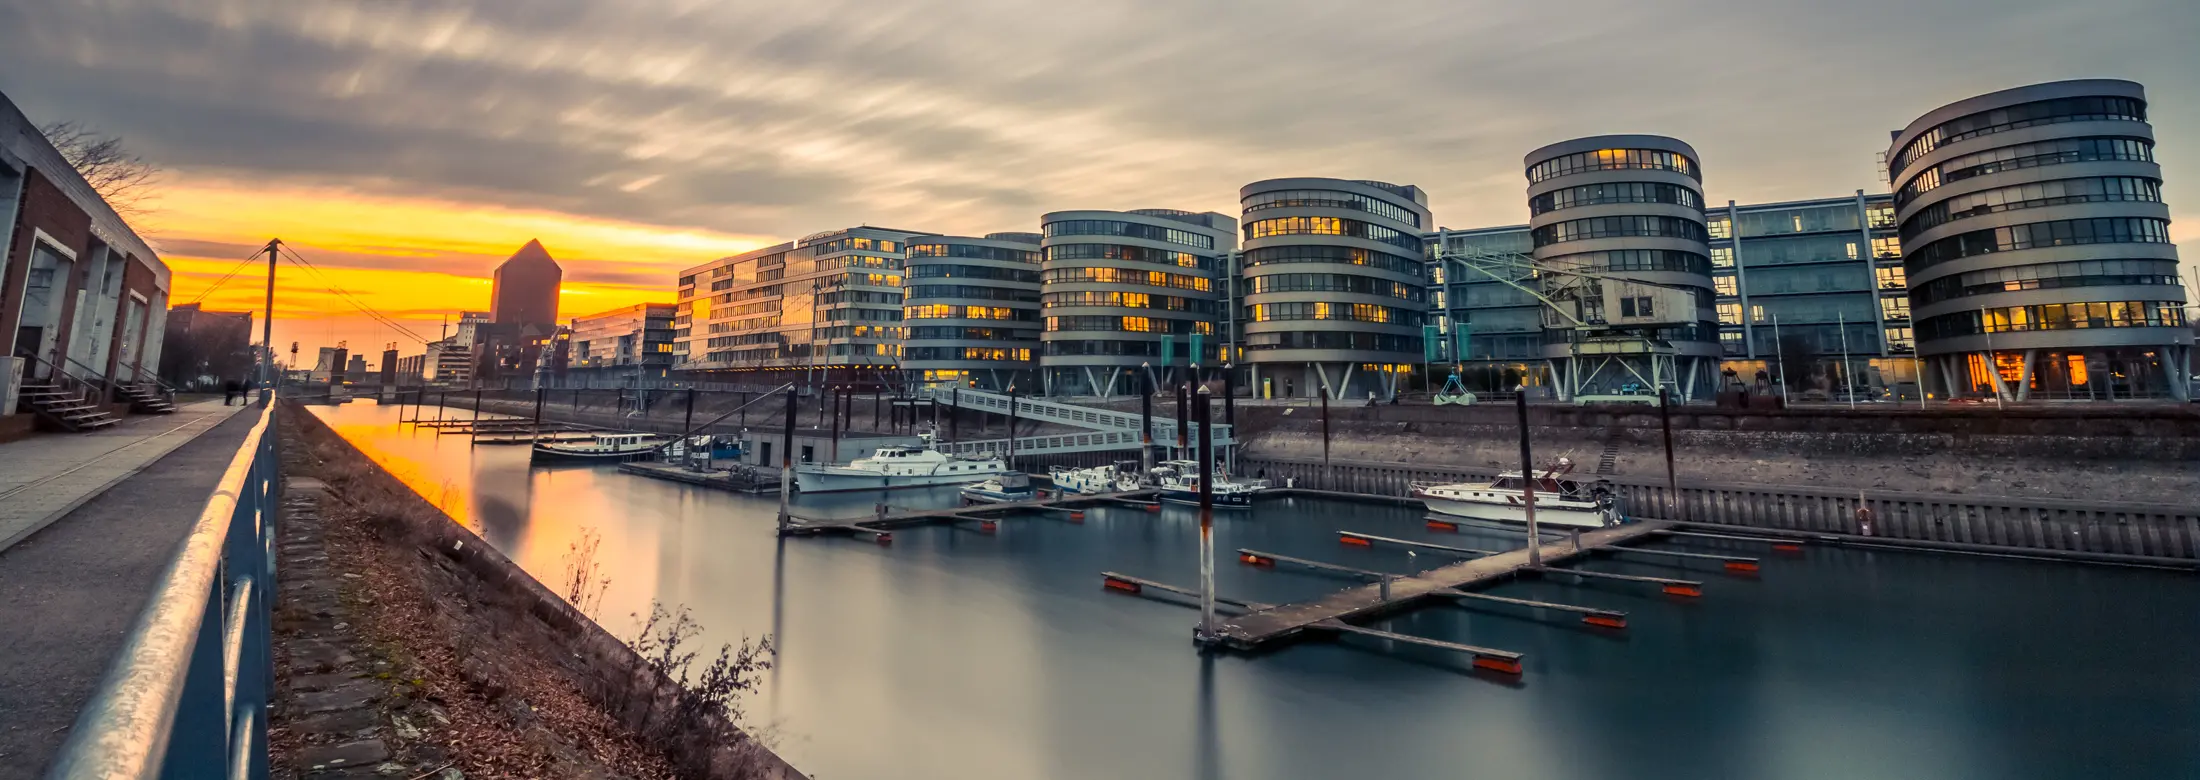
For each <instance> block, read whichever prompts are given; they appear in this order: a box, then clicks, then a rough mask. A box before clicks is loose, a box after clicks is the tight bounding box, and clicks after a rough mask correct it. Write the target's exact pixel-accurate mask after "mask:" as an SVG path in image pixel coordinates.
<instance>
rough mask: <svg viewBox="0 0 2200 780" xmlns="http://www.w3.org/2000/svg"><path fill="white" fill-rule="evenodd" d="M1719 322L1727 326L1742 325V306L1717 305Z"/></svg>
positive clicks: (1731, 304) (1732, 304) (1734, 304)
mask: <svg viewBox="0 0 2200 780" xmlns="http://www.w3.org/2000/svg"><path fill="white" fill-rule="evenodd" d="M1719 322H1721V323H1723V324H1727V325H1740V324H1742V305H1741V304H1739V303H1722V304H1719Z"/></svg>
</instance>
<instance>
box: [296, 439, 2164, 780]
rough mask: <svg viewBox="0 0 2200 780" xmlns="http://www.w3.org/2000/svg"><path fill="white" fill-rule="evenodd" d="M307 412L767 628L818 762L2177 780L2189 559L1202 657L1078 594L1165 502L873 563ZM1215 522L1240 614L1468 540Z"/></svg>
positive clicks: (1768, 571)
mask: <svg viewBox="0 0 2200 780" xmlns="http://www.w3.org/2000/svg"><path fill="white" fill-rule="evenodd" d="M315 411H316V413H318V414H321V415H322V416H323V417H324V418H326V419H328V420H329V421H330V422H331V423H333V424H334V425H335V426H336V428H337V430H339V431H340V432H342V433H343V434H344V435H345V436H346V437H347V438H350V439H351V440H352V441H353V442H356V443H358V444H360V445H361V446H362V447H363V448H365V449H366V450H368V451H369V452H370V453H371V454H372V455H373V456H374V457H375V458H377V459H378V460H379V461H380V462H381V463H382V464H383V465H384V466H386V467H388V468H390V469H391V470H392V471H393V472H394V473H397V474H398V475H400V476H401V477H402V478H404V479H405V480H406V481H407V482H408V483H410V484H412V485H414V486H415V487H416V488H420V489H421V490H422V491H423V494H424V495H427V496H429V497H430V498H431V499H434V500H437V501H438V502H439V503H441V504H443V505H444V506H445V507H446V509H448V510H449V511H450V512H451V513H452V515H453V516H455V517H459V518H461V519H462V520H464V521H465V522H466V523H468V524H469V525H471V526H472V527H474V528H475V529H476V530H477V531H478V532H480V533H481V534H482V535H483V537H484V538H486V539H487V540H488V541H489V542H490V543H492V544H495V545H496V546H497V547H498V548H499V549H501V550H503V551H504V552H505V553H506V554H507V555H510V556H511V557H512V558H513V559H514V560H516V561H518V562H519V563H520V565H522V566H524V567H526V568H527V569H528V570H529V571H531V572H533V573H534V574H535V575H536V576H537V577H538V578H540V579H543V580H544V581H546V582H554V581H557V579H558V578H559V577H560V576H561V575H562V572H563V564H562V563H561V561H560V556H561V555H563V554H564V553H565V551H566V549H567V546H568V545H569V544H570V543H571V542H572V540H573V539H575V538H576V537H577V535H578V534H579V532H580V530H581V529H583V528H594V529H596V530H597V531H599V532H600V533H601V534H602V538H603V541H602V547H601V549H600V550H599V552H598V556H597V557H598V560H599V561H601V562H602V564H603V567H604V571H605V572H606V573H608V574H609V575H611V577H612V584H611V587H610V590H609V592H608V593H607V595H606V597H605V605H604V607H603V608H602V609H600V610H599V612H600V614H599V616H598V617H599V619H601V620H603V622H604V623H605V625H606V626H607V627H609V628H611V629H612V630H613V631H614V632H615V633H620V634H631V633H633V630H634V623H633V621H631V620H629V619H627V618H626V616H627V615H629V614H630V613H636V612H643V611H646V610H647V608H648V605H649V603H650V601H651V600H653V599H655V600H662V601H664V602H665V603H668V604H685V605H687V606H688V607H689V608H691V609H692V610H693V611H694V613H695V617H696V618H697V619H698V620H699V621H701V622H702V623H703V625H704V626H705V627H706V630H707V631H708V634H707V635H706V636H707V638H709V639H712V640H714V641H737V640H738V638H739V637H741V636H743V635H752V636H753V635H756V634H761V633H766V632H769V633H772V634H775V635H776V636H777V637H778V643H779V646H780V647H781V657H780V664H779V667H778V668H776V669H774V670H773V671H772V672H771V673H770V676H769V678H768V680H767V683H766V688H767V689H766V690H765V691H763V692H762V693H761V694H760V698H759V699H758V700H757V701H755V702H753V703H752V704H751V705H750V707H749V711H750V713H751V717H752V719H762V720H768V721H770V722H772V723H774V724H776V726H777V727H778V729H779V730H780V731H781V732H782V733H783V734H784V735H785V736H784V739H783V742H782V745H781V752H782V753H783V754H784V755H786V757H787V758H788V759H789V760H791V761H793V762H794V764H795V765H796V766H798V767H801V768H802V769H804V770H805V771H807V772H811V773H813V774H816V775H818V776H820V777H823V778H889V777H891V778H919V779H929V778H942V779H945V778H957V779H958V780H960V779H962V778H1017V779H1023V778H1042V777H1043V778H1079V779H1082V778H1095V779H1097V778H1133V777H1135V778H1278V777H1281V778H1302V777H1303V778H1316V777H1465V776H1487V777H1539V778H1621V777H1625V778H1637V777H1639V778H1711V777H1755V778H1857V777H1935V778H2059V777H2107V776H2134V777H2136V776H2152V777H2169V776H2189V773H2190V772H2191V770H2192V768H2193V767H2195V766H2200V696H2194V695H2193V691H2195V690H2200V671H2196V669H2200V665H2196V663H2195V662H2196V661H2200V651H2196V650H2195V649H2194V648H2195V641H2194V640H2195V639H2200V629H2196V628H2195V621H2194V618H2193V616H2194V615H2196V614H2200V588H2195V587H2194V583H2193V581H2192V579H2191V578H2189V577H2186V576H2183V575H2175V574H2168V573H2162V572H2152V571H2136V570H2121V569H2104V568H2088V567H2072V566H2053V565H2046V564H2036V563H2024V562H2012V561H2000V560H1986V559H1959V558H1945V557H1933V556H1921V555H1911V554H1903V553H1884V552H1861V551H1848V550H1828V549H1812V550H1811V551H1810V552H1809V554H1808V555H1807V556H1806V557H1804V558H1801V559H1783V558H1768V559H1767V561H1766V566H1765V572H1764V574H1763V576H1762V577H1761V578H1759V579H1738V578H1732V577H1727V576H1724V575H1722V574H1720V573H1718V572H1716V570H1712V571H1703V570H1697V573H1683V574H1676V573H1675V572H1676V571H1678V570H1676V569H1674V568H1672V567H1669V566H1664V565H1654V564H1650V563H1636V562H1621V561H1614V560H1609V559H1600V560H1598V561H1596V562H1594V563H1593V564H1590V565H1591V566H1592V567H1593V568H1596V569H1600V570H1604V571H1613V572H1623V573H1640V574H1652V575H1659V574H1662V575H1666V576H1686V577H1691V578H1699V579H1705V580H1707V581H1708V582H1707V585H1706V593H1705V596H1706V597H1705V598H1704V599H1702V600H1701V601H1700V602H1696V603H1677V602H1673V601H1669V600H1666V599H1665V598H1664V597H1662V596H1658V595H1657V594H1655V593H1649V592H1644V591H1642V590H1639V589H1635V588H1627V587H1613V586H1611V585H1610V584H1598V585H1591V586H1586V587H1584V586H1575V585H1566V584H1558V583H1555V582H1544V581H1529V582H1521V583H1513V584H1508V585H1505V586H1502V587H1500V588H1498V589H1497V590H1496V591H1495V592H1497V593H1500V594H1503V595H1512V596H1519V597H1523V598H1536V599H1544V600H1551V601H1565V602H1571V603H1577V604H1586V605H1590V606H1598V607H1605V608H1611V609H1620V610H1626V611H1628V612H1629V613H1630V620H1629V622H1630V626H1631V627H1630V628H1629V630H1628V631H1627V632H1626V633H1625V634H1624V635H1606V634H1600V633H1596V632H1592V631H1588V630H1584V629H1582V628H1581V627H1579V625H1578V624H1576V623H1573V622H1572V621H1571V620H1570V619H1569V616H1549V617H1544V616H1532V615H1526V614H1521V613H1516V612H1499V611H1484V610H1464V609H1454V608H1448V607H1445V608H1432V609H1425V610H1420V611H1416V612H1412V613H1408V614H1405V615H1402V616H1400V617H1397V618H1395V619H1393V620H1390V621H1388V623H1387V624H1386V625H1384V626H1382V627H1385V628H1388V629H1390V630H1393V631H1399V632H1403V633H1411V634H1417V635H1423V636H1432V637H1438V638H1444V639H1451V640H1455V641H1464V642H1472V643H1475V644H1480V645H1486V646H1491V647H1499V648H1504V649H1509V650H1514V651H1518V652H1522V653H1526V654H1527V658H1526V659H1525V666H1526V672H1527V673H1526V674H1525V675H1524V676H1523V677H1521V678H1520V679H1519V681H1518V682H1517V683H1511V682H1507V681H1504V680H1502V679H1497V678H1491V677H1487V676H1484V675H1481V674H1478V673H1476V672H1474V671H1472V670H1471V669H1469V668H1468V667H1467V665H1466V664H1465V662H1464V660H1463V659H1460V658H1456V657H1451V656H1449V655H1447V654H1445V653H1443V652H1440V651H1431V650H1425V649H1421V648H1412V647H1387V646H1385V644H1384V643H1383V642H1381V641H1379V640H1365V639H1359V638H1355V639H1352V640H1348V641H1344V642H1335V643H1329V642H1317V643H1310V644H1304V645H1299V646H1296V647H1291V648H1288V649H1285V650H1282V651H1280V652H1276V653H1272V654H1269V655H1265V656H1262V657H1258V658H1245V657H1235V656H1224V657H1217V658H1203V657H1201V656H1200V655H1199V654H1197V653H1195V652H1193V649H1192V645H1191V629H1192V624H1193V623H1194V622H1195V620H1196V618H1197V613H1196V612H1195V611H1193V610H1189V609H1183V608H1178V607H1172V606H1168V605H1164V604H1159V603H1156V602H1153V601H1149V600H1145V599H1139V598H1133V597H1125V596H1121V595H1116V594H1111V593H1106V592H1103V591H1102V589H1101V588H1100V584H1099V577H1098V573H1099V572H1100V571H1103V570H1114V571H1121V572H1124V573H1127V574H1133V575H1138V576H1144V577H1149V578H1152V579H1157V580H1161V581H1164V582H1172V583H1177V584H1183V585H1191V584H1195V583H1196V582H1197V573H1198V562H1197V560H1196V556H1195V552H1196V549H1197V528H1198V526H1197V519H1196V517H1195V516H1194V514H1193V513H1192V512H1191V511H1188V510H1185V509H1181V508H1175V507H1172V508H1170V509H1168V510H1166V511H1164V512H1162V513H1160V514H1150V513H1146V512H1143V511H1138V510H1136V509H1131V508H1099V509H1094V510H1090V511H1088V513H1087V521H1086V522H1085V523H1084V524H1082V525H1073V524H1070V523H1068V522H1064V521H1060V520H1054V519H1047V518H1031V519H1018V520H1014V521H1012V522H1009V523H1006V524H1004V525H1003V527H1002V530H1001V532H1000V533H999V534H997V535H986V534H980V533H977V532H976V531H975V529H966V528H951V527H933V528H921V529H910V530H905V531H900V532H897V533H896V534H895V541H894V544H893V545H892V546H890V547H880V546H876V545H872V544H868V543H863V542H858V541H854V540H850V539H840V538H820V539H797V540H788V541H784V542H783V541H781V540H779V539H778V538H776V537H775V536H774V534H773V533H772V524H773V518H774V512H775V509H776V498H774V497H751V496H737V495H733V494H728V493H720V492H713V491H705V490H700V489H694V488H688V487H685V486H681V485H676V484H672V483H666V482H660V481H655V480H649V479H644V478H640V477H632V476H627V475H622V474H619V473H617V472H616V470H614V469H611V468H608V467H581V468H554V469H551V468H535V469H530V468H528V465H527V452H526V449H525V448H523V447H479V448H469V447H468V446H467V441H466V439H464V438H463V437H458V436H446V437H441V438H438V437H437V436H436V435H435V433H434V432H433V431H422V430H414V429H412V428H409V427H406V428H400V427H399V426H397V425H396V423H395V420H396V415H395V410H394V409H385V408H378V407H376V406H373V405H372V404H363V403H354V404H350V405H346V406H343V407H335V408H329V407H318V408H316V409H315ZM953 498H954V493H953V491H952V490H932V491H915V492H896V493H893V494H835V495H829V496H810V497H801V498H800V499H799V502H800V503H801V504H802V507H803V508H802V509H801V510H800V511H801V513H802V514H805V515H812V516H818V515H834V516H847V517H855V516H860V515H863V514H866V513H868V512H869V511H870V508H871V506H872V504H873V503H874V502H877V501H881V500H884V501H887V502H889V503H893V504H896V505H899V506H912V505H932V506H940V505H946V504H948V503H951V502H952V501H953ZM1218 515H1219V516H1218V519H1217V521H1216V537H1217V543H1216V546H1217V549H1218V550H1220V551H1222V553H1223V555H1225V556H1226V557H1225V558H1224V559H1223V562H1222V563H1220V564H1218V571H1217V572H1216V580H1217V583H1218V586H1217V587H1218V589H1219V590H1220V591H1221V592H1222V593H1223V594H1224V595H1228V596H1235V597H1239V598H1245V599H1252V600H1258V601H1268V602H1280V601H1286V600H1292V599H1300V598H1308V597H1312V596H1317V595H1320V594H1323V593H1326V592H1329V591H1330V590H1333V589H1335V588H1337V587H1340V586H1341V585H1342V584H1344V583H1341V582H1339V581H1337V580H1333V579H1328V578H1324V577H1319V576H1314V575H1311V574H1306V573H1298V572H1291V571H1286V570H1273V571H1270V570H1260V569H1253V568H1250V567H1243V566H1239V565H1236V564H1235V563H1234V562H1232V561H1231V560H1230V559H1229V558H1228V557H1227V556H1228V554H1229V553H1228V551H1230V550H1234V549H1237V548H1240V547H1245V548H1254V549H1261V550H1267V551H1272V552H1278V553H1283V554H1286V555H1295V556H1300V557H1306V558H1312V559H1316V560H1325V561H1334V562H1338V563H1344V564H1348V565H1353V566H1359V567H1362V568H1370V569H1384V570H1389V571H1399V572H1403V571H1409V570H1412V569H1418V568H1427V567H1431V566H1435V565H1440V564H1441V563H1443V562H1444V561H1443V560H1441V559H1437V558H1435V557H1433V556H1429V555H1420V556H1409V555H1407V554H1406V553H1404V552H1400V551H1392V550H1362V549H1356V548H1345V547H1340V546H1338V545H1337V544H1336V542H1335V539H1336V537H1335V531H1337V530H1338V529H1348V530H1356V531H1364V532H1369V533H1376V534H1382V535H1388V536H1398V537H1404V538H1409V539H1432V540H1439V541H1442V540H1447V539H1448V540H1451V541H1452V542H1453V543H1462V542H1461V541H1460V537H1442V538H1441V539H1440V538H1439V537H1438V536H1437V535H1435V534H1432V533H1430V532H1428V531H1427V530H1426V529H1425V528H1423V527H1422V525H1421V523H1420V520H1419V513H1418V512H1417V511H1414V510H1411V509H1406V508H1400V507H1389V506H1373V505H1362V504H1354V503H1347V502H1337V501H1327V500H1308V499H1286V500H1276V501H1271V502H1268V503H1264V504H1262V505H1260V506H1259V507H1258V508H1256V509H1254V510H1252V511H1240V512H1221V513H1218ZM1475 533H1476V534H1483V533H1484V532H1475ZM1469 536H1470V538H1468V539H1467V540H1465V541H1464V542H1463V543H1464V544H1465V545H1466V546H1492V545H1497V544H1502V543H1503V542H1505V541H1507V540H1508V539H1509V538H1510V537H1509V536H1502V535H1498V534H1495V533H1488V534H1487V535H1485V536H1484V537H1483V538H1479V539H1476V538H1471V536H1472V535H1469ZM1691 548H1692V549H1693V547H1691ZM1704 549H1713V548H1704ZM1737 549H1739V548H1737ZM1759 553H1761V550H1760V551H1757V552H1751V553H1748V554H1759Z"/></svg>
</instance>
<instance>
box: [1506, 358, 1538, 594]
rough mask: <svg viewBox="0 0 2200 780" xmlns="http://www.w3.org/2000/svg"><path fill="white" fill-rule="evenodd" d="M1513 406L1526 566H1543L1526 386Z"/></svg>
mask: <svg viewBox="0 0 2200 780" xmlns="http://www.w3.org/2000/svg"><path fill="white" fill-rule="evenodd" d="M1513 406H1514V407H1515V408H1518V409H1519V410H1520V476H1521V479H1520V486H1521V490H1522V491H1523V496H1524V498H1523V500H1522V501H1521V505H1522V506H1523V507H1525V508H1526V511H1527V513H1528V565H1529V566H1541V565H1543V537H1542V536H1540V535H1537V534H1536V530H1535V453H1534V452H1533V451H1531V450H1530V449H1529V448H1528V386H1527V385H1521V386H1520V391H1519V392H1518V393H1517V394H1515V396H1514V398H1513Z"/></svg>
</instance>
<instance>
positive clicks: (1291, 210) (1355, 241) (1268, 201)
mask: <svg viewBox="0 0 2200 780" xmlns="http://www.w3.org/2000/svg"><path fill="white" fill-rule="evenodd" d="M1238 200H1239V205H1240V206H1241V207H1242V208H1243V214H1244V219H1243V225H1244V236H1245V251H1244V253H1243V255H1242V257H1241V258H1240V260H1239V265H1240V266H1242V267H1243V269H1244V271H1243V276H1244V282H1243V284H1244V288H1243V295H1244V312H1243V315H1242V319H1243V321H1244V324H1243V329H1244V334H1245V335H1244V356H1245V363H1246V374H1247V378H1248V379H1249V380H1250V381H1251V384H1252V385H1253V388H1254V390H1253V392H1254V393H1255V394H1256V395H1261V396H1268V397H1278V396H1282V397H1290V396H1299V395H1302V394H1303V395H1312V394H1313V393H1315V392H1326V393H1328V394H1329V397H1330V398H1332V399H1340V400H1341V399H1347V398H1362V397H1367V396H1379V397H1382V398H1390V397H1392V396H1394V395H1396V393H1397V392H1398V391H1399V390H1401V389H1404V386H1403V385H1402V378H1403V377H1406V376H1409V375H1410V374H1412V373H1413V372H1414V371H1415V370H1416V369H1415V367H1416V366H1419V365H1420V364H1421V363H1422V358H1423V355H1422V350H1423V344H1422V339H1423V333H1422V327H1423V323H1424V320H1425V319H1426V318H1427V316H1428V306H1429V304H1428V289H1427V266H1428V263H1427V259H1426V257H1425V255H1424V247H1423V241H1422V237H1421V233H1422V231H1424V230H1426V229H1427V228H1428V227H1429V226H1430V225H1431V224H1432V220H1431V219H1430V216H1429V209H1428V196H1427V195H1426V194H1425V193H1423V192H1422V191H1421V189H1420V188H1418V187H1414V186H1412V185H1400V184H1389V183H1386V182H1379V181H1352V180H1345V179H1323V178H1290V179H1269V180H1266V181H1259V182H1254V183H1252V184H1248V185H1245V187H1244V188H1242V189H1240V190H1239V191H1238Z"/></svg>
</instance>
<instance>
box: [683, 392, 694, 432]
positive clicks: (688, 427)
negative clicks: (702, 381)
mask: <svg viewBox="0 0 2200 780" xmlns="http://www.w3.org/2000/svg"><path fill="white" fill-rule="evenodd" d="M694 429H695V388H694V387H693V386H690V387H688V389H687V414H686V415H685V416H683V417H681V418H680V430H683V431H693V430H694Z"/></svg>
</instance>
